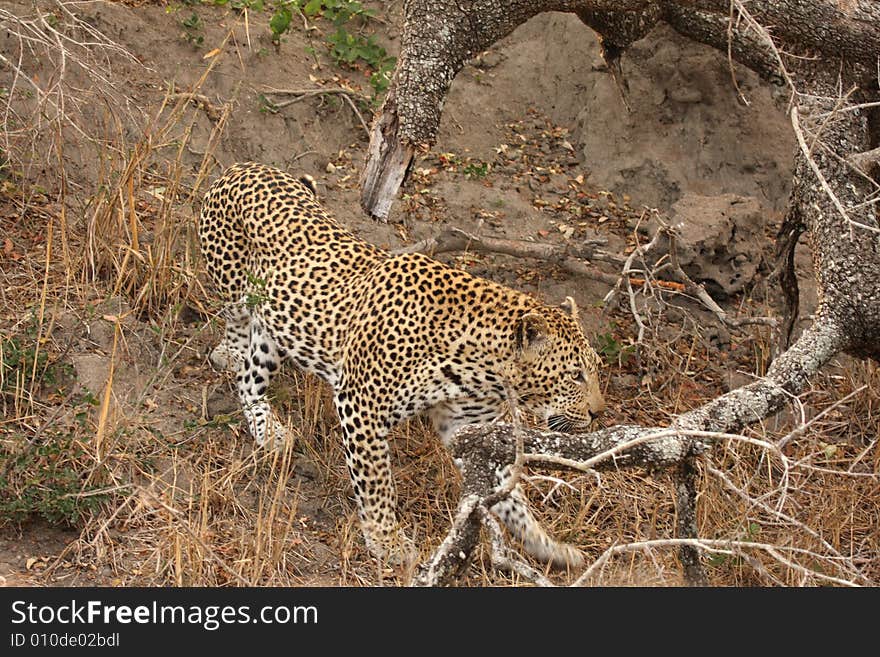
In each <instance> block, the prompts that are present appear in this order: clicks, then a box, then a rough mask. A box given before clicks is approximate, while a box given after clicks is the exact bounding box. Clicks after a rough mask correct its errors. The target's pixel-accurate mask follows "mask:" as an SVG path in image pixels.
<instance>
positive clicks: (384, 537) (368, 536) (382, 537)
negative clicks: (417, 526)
mask: <svg viewBox="0 0 880 657" xmlns="http://www.w3.org/2000/svg"><path fill="white" fill-rule="evenodd" d="M364 539H365V541H366V543H367V548H368V549H369V550H370V552H371V553H372V554H373V556H374V557H376V558H377V559H379V560H380V561H384V562H386V563H389V564H391V565H393V566H406V565H409V564H412V563H415V560H416V559H417V558H418V556H419V552H418V550H417V549H416V545H415V543H413V542H412V540H410V538H409V537H408V536H407V535H406V533H405V532H404V531H403V530H401V529H398V530H396V531H392V532H388V533H382V532H369V533H368V532H366V531H364Z"/></svg>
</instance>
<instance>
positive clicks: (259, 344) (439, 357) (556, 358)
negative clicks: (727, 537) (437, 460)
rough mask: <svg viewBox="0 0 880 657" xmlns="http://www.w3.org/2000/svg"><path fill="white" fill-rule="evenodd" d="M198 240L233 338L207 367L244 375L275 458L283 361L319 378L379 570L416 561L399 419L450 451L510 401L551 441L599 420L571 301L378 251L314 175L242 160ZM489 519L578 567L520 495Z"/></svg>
mask: <svg viewBox="0 0 880 657" xmlns="http://www.w3.org/2000/svg"><path fill="white" fill-rule="evenodd" d="M197 232H198V236H199V242H200V247H201V253H202V255H203V259H204V262H205V268H206V270H207V273H208V274H209V277H210V279H212V281H213V284H214V286H215V288H216V289H217V291H218V292H219V294H220V295H221V297H222V301H223V304H224V305H223V310H222V311H221V313H220V316H221V317H222V318H223V319H225V336H224V338H223V339H222V340H221V341H220V343H219V344H218V345H217V347H216V348H215V349H214V350H213V351H212V352H211V353H210V356H209V359H210V362H211V363H212V365H214V367H216V368H218V369H225V370H229V371H231V372H234V373H235V387H236V388H237V392H238V397H239V401H240V404H241V408H242V414H243V418H244V423H245V424H246V426H247V428H248V430H249V432H250V434H251V435H252V437H253V439H254V440H255V441H256V443H257V445H258V446H260V447H267V448H270V449H271V448H275V447H277V446H279V445H284V444H285V442H286V441H287V440H289V439H290V434H289V432H288V430H287V427H286V425H285V424H284V423H283V422H282V421H281V420H280V418H279V417H278V416H277V414H276V413H275V411H274V410H273V409H272V408H271V407H270V404H269V401H268V400H269V398H268V396H267V390H268V386H269V384H270V382H271V381H272V379H273V376H275V375H276V374H277V373H278V371H279V368H280V367H281V366H282V363H285V362H286V363H292V364H293V365H295V366H296V367H298V368H299V369H300V370H302V371H305V372H310V373H313V374H315V375H317V376H318V377H319V378H320V379H322V380H323V381H325V382H326V383H327V384H328V385H329V386H330V388H331V389H332V393H333V404H334V406H335V409H336V413H337V415H338V418H339V423H340V426H341V436H342V444H343V447H344V454H345V463H346V466H347V469H348V474H349V475H350V480H351V485H352V488H353V491H354V499H355V502H356V506H357V510H358V517H359V521H360V526H361V530H362V533H363V536H364V540H365V543H366V546H367V547H368V549H369V550H370V552H371V553H372V554H373V555H374V556H375V557H377V558H379V559H384V560H387V561H389V562H396V563H397V562H401V561H406V560H409V561H410V562H411V560H412V558H413V553H414V544H413V543H412V542H411V541H410V539H409V538H408V537H407V534H406V532H405V531H404V528H403V526H402V525H401V524H400V523H399V521H398V518H397V513H396V507H397V493H396V488H395V485H394V480H393V476H392V468H391V457H390V446H389V433H390V432H391V430H392V429H393V428H394V427H395V426H397V425H398V424H399V423H401V422H403V421H404V420H407V419H409V418H411V417H413V416H416V415H420V414H421V415H422V416H423V417H425V416H426V417H427V419H428V420H429V423H430V424H431V425H432V426H433V429H434V430H435V432H436V433H437V434H438V436H439V438H440V440H441V441H442V442H443V444H444V445H446V446H447V447H448V446H449V444H450V440H451V439H452V437H453V436H454V435H455V433H456V431H457V430H458V429H460V428H461V427H463V426H466V425H471V424H477V423H487V422H492V421H495V420H497V419H499V418H501V417H503V416H505V414H508V415H509V410H510V407H511V403H510V402H511V397H513V398H515V400H516V403H517V405H518V407H520V408H522V409H523V410H525V411H527V412H528V413H530V414H531V415H532V416H533V417H534V418H536V419H537V421H539V422H540V423H541V424H542V425H543V426H545V428H549V429H551V430H558V431H579V430H583V429H586V428H588V427H589V426H591V424H592V422H593V421H594V420H595V418H596V417H598V416H599V415H600V414H601V413H602V412H603V410H604V409H605V400H604V397H603V393H602V390H601V386H600V383H599V370H600V367H601V366H602V362H601V359H600V357H599V356H598V354H597V353H596V351H594V349H593V348H592V347H591V346H590V343H589V341H588V340H587V338H586V336H585V334H584V331H583V329H582V327H581V324H580V321H579V310H578V307H577V304H576V303H575V301H574V299H573V298H571V297H567V298H566V299H565V301H564V302H562V303H561V304H559V305H547V304H544V303H543V302H541V301H539V300H538V299H537V298H536V297H534V296H532V295H530V294H528V293H525V292H520V291H517V290H514V289H513V288H511V287H508V286H505V285H502V284H500V283H497V282H494V281H491V280H488V279H485V278H481V277H479V276H476V275H473V274H471V273H469V272H467V271H465V270H463V269H459V268H456V267H453V266H451V265H448V264H445V263H442V262H440V261H438V260H435V259H433V258H431V257H429V256H427V255H424V254H421V253H417V252H409V253H392V252H390V251H388V250H385V249H382V248H380V247H378V246H376V245H374V244H371V243H369V242H367V241H365V240H363V239H361V238H360V237H358V236H356V235H355V234H354V233H353V232H352V231H350V230H348V229H346V228H345V227H343V226H342V225H341V224H340V223H339V222H338V221H337V219H336V218H335V217H334V216H332V215H331V214H330V212H329V211H328V210H327V209H325V207H324V206H323V205H322V204H321V202H320V201H319V200H318V194H317V186H316V184H315V181H314V179H313V178H312V177H311V176H308V175H304V176H296V175H292V174H290V173H287V172H285V171H282V170H281V169H278V168H275V167H272V166H269V165H265V164H259V163H254V162H243V163H238V164H234V165H232V166H230V167H229V168H227V169H226V170H225V171H224V172H223V173H222V174H221V175H220V177H219V178H218V179H217V180H216V181H215V182H214V183H213V184H212V185H211V186H210V188H209V189H208V191H207V192H206V194H205V196H204V199H203V201H202V204H201V208H200V211H199V217H198V230H197ZM497 475H498V482H499V487H500V486H502V485H506V482H505V481H504V479H505V477H507V473H506V472H500V473H497ZM491 511H492V513H493V514H494V515H496V516H497V517H498V518H500V519H501V520H502V522H503V523H504V525H506V527H507V529H508V530H509V531H510V533H511V534H512V535H513V536H514V537H516V538H517V539H519V540H520V541H521V544H522V545H523V547H524V549H525V551H526V552H527V553H529V554H531V555H533V556H534V557H535V558H537V559H539V560H541V561H544V562H547V563H550V564H552V565H555V566H558V567H574V566H577V565H579V564H581V563H582V562H583V556H582V553H581V552H580V551H579V550H577V549H576V548H575V547H574V546H572V545H570V544H567V543H564V542H560V541H557V540H556V539H553V538H551V537H550V536H549V535H548V534H547V532H546V531H545V530H544V529H543V528H542V527H541V525H540V524H539V522H538V521H537V519H536V517H535V516H534V514H533V513H532V511H531V510H530V508H529V506H528V502H527V498H526V495H525V493H524V491H523V490H522V488H521V487H520V486H519V485H517V486H515V487H514V488H513V490H512V491H511V492H510V494H509V495H507V496H506V497H504V498H503V499H501V500H500V501H498V502H497V503H496V504H494V506H492V508H491Z"/></svg>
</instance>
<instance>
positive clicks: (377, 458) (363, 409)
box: [334, 390, 415, 563]
mask: <svg viewBox="0 0 880 657" xmlns="http://www.w3.org/2000/svg"><path fill="white" fill-rule="evenodd" d="M334 402H335V404H336V412H337V413H338V414H339V421H340V424H341V425H342V437H343V444H344V447H345V463H346V465H347V466H348V473H349V475H350V476H351V483H352V486H353V487H354V497H355V501H356V502H357V507H358V516H359V518H360V522H361V530H362V531H363V534H364V540H365V541H366V544H367V548H369V550H370V552H372V553H373V555H375V556H376V557H377V558H379V559H386V560H388V561H390V562H391V563H407V562H409V561H411V560H412V559H413V558H414V556H415V549H414V546H413V544H412V542H411V541H410V540H409V539H408V538H407V536H406V534H405V533H404V532H403V530H402V529H401V528H400V524H399V522H398V520H397V513H396V511H395V509H396V507H397V492H396V490H395V487H394V479H393V477H392V475H391V455H390V450H389V446H388V441H387V440H386V439H385V437H386V435H387V434H388V429H387V428H386V427H385V425H384V423H383V422H381V421H380V420H378V419H377V417H376V413H375V412H373V411H372V410H371V406H370V402H373V403H375V402H376V400H375V399H371V400H370V402H368V401H367V400H366V398H365V397H364V396H362V395H358V394H353V393H351V392H348V391H345V390H342V391H337V393H336V394H335V396H334Z"/></svg>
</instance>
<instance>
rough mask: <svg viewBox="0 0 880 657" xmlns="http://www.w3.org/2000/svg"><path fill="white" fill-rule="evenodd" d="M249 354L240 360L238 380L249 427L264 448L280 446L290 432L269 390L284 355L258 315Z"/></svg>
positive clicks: (252, 318) (252, 322) (252, 327)
mask: <svg viewBox="0 0 880 657" xmlns="http://www.w3.org/2000/svg"><path fill="white" fill-rule="evenodd" d="M245 354H246V355H245V357H244V358H242V360H241V362H240V363H239V370H238V375H237V376H236V383H237V387H238V396H239V399H240V400H241V407H242V411H243V412H244V417H245V421H246V422H247V426H248V429H249V430H250V432H251V435H252V436H253V437H254V440H256V441H257V444H258V445H260V446H261V447H263V446H267V445H268V446H269V447H280V446H282V445H283V444H284V443H285V442H286V440H287V437H288V434H287V430H286V429H285V427H284V424H283V423H282V422H281V421H280V420H279V419H278V417H277V416H276V415H275V413H274V411H272V409H271V407H270V406H269V402H268V401H267V400H266V391H267V390H268V389H269V383H270V382H271V380H272V376H273V375H274V374H275V372H277V371H278V368H279V367H280V365H281V357H280V355H279V353H278V347H277V346H276V344H275V340H274V339H273V338H272V336H271V335H270V333H269V332H268V331H267V330H266V329H265V327H264V326H263V324H262V322H261V321H260V320H259V318H257V317H256V316H254V315H250V325H249V339H248V344H247V350H246V352H245Z"/></svg>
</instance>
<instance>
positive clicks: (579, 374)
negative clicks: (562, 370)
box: [571, 370, 587, 383]
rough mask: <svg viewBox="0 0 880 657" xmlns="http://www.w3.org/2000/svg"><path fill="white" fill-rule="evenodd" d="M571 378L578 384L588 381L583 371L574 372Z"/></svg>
mask: <svg viewBox="0 0 880 657" xmlns="http://www.w3.org/2000/svg"><path fill="white" fill-rule="evenodd" d="M571 378H573V379H574V380H575V381H576V382H577V383H584V382H586V380H587V378H586V377H585V376H584V371H583V370H578V371H577V372H573V373H572V375H571Z"/></svg>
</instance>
